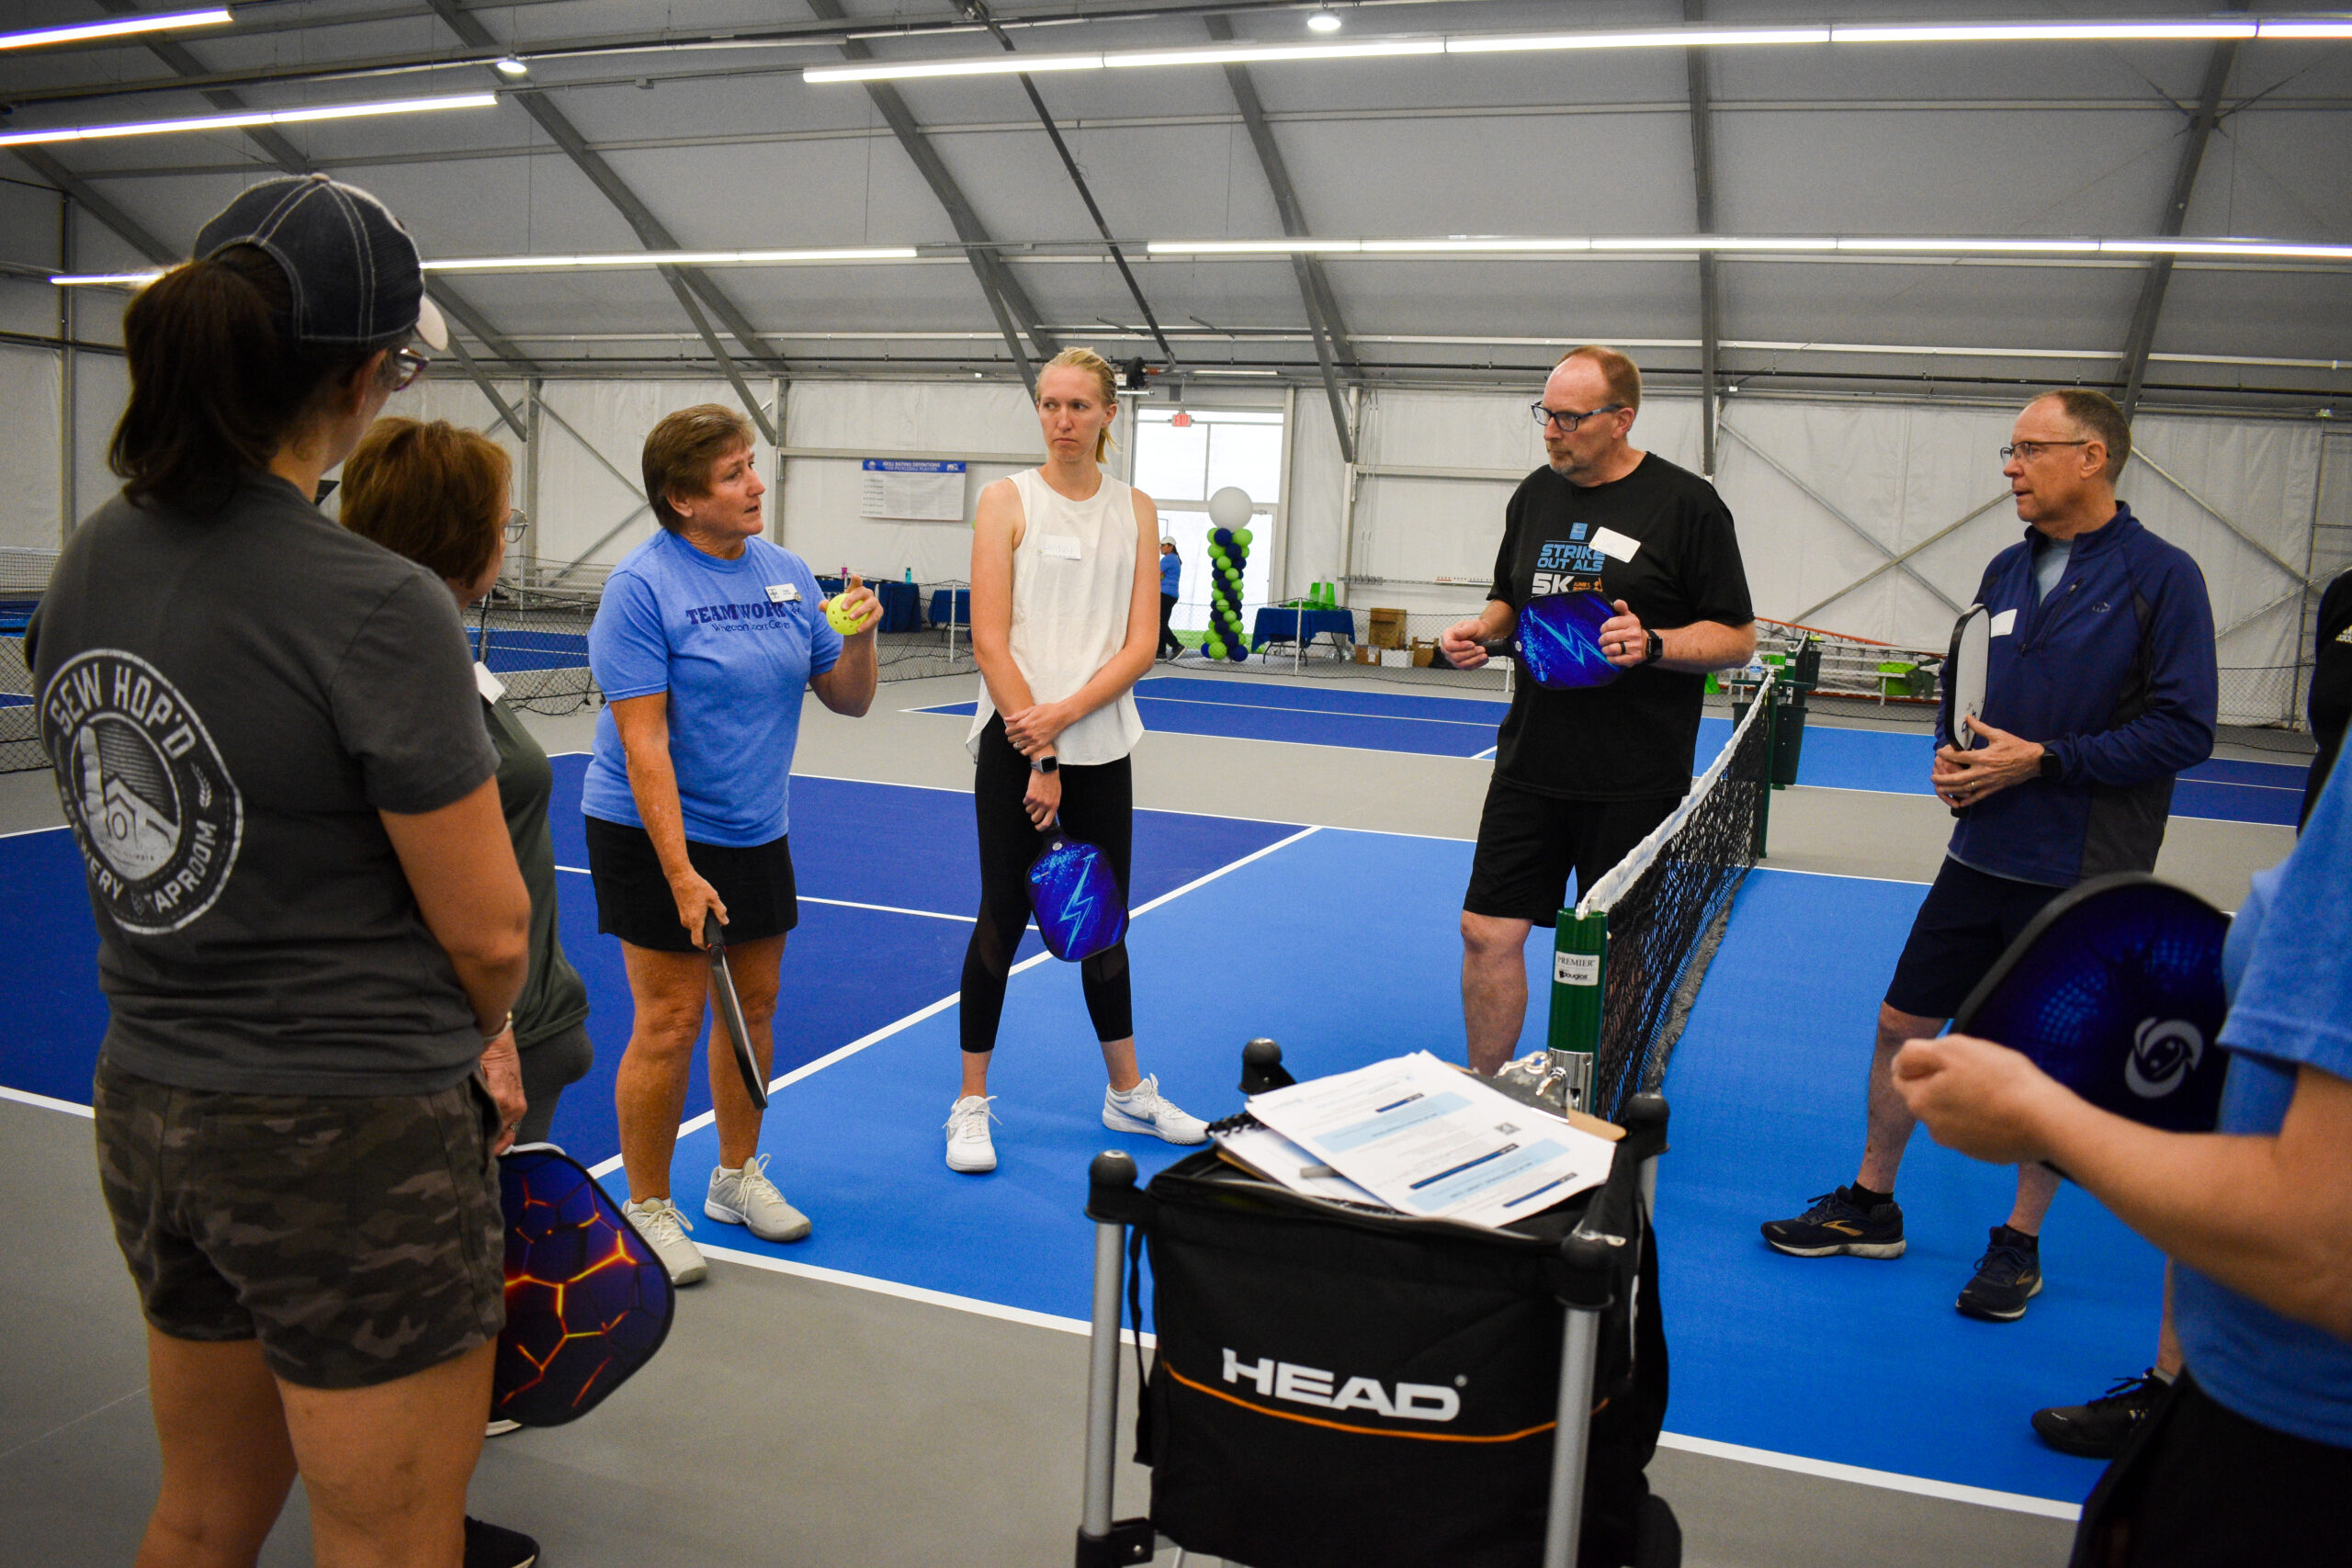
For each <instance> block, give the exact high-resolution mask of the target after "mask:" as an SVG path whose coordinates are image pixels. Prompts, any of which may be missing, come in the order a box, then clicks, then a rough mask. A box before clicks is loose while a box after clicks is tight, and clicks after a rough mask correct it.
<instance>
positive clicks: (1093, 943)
mask: <svg viewBox="0 0 2352 1568" xmlns="http://www.w3.org/2000/svg"><path fill="white" fill-rule="evenodd" d="M1046 831H1047V832H1048V833H1050V834H1051V835H1052V837H1051V838H1049V839H1047V840H1046V847H1045V848H1044V849H1043V850H1040V851H1039V852H1037V858H1036V860H1035V862H1033V863H1031V865H1030V867H1029V907H1030V908H1033V909H1035V911H1036V913H1037V933H1038V934H1039V935H1040V936H1042V937H1044V938H1045V939H1046V951H1047V952H1049V953H1052V954H1053V955H1054V956H1055V957H1056V958H1059V959H1063V960H1065V961H1067V962H1069V963H1071V964H1076V963H1078V962H1079V961H1080V960H1081V959H1087V958H1091V957H1093V956H1094V955H1095V954H1096V953H1101V952H1103V951H1104V950H1105V949H1106V948H1111V947H1115V946H1117V945H1118V943H1119V942H1120V940H1121V939H1122V938H1124V937H1125V935H1126V934H1127V901H1126V900H1125V898H1124V897H1121V896H1120V894H1119V879H1118V878H1117V877H1116V876H1114V875H1113V874H1112V872H1111V862H1110V859H1109V857H1108V856H1106V855H1104V854H1103V852H1102V851H1101V850H1099V849H1097V848H1096V847H1095V846H1093V845H1092V844H1090V843H1086V842H1084V841H1082V840H1078V839H1073V838H1070V837H1069V836H1068V835H1067V834H1065V833H1064V832H1063V831H1062V829H1061V825H1060V823H1059V822H1058V820H1057V822H1056V823H1055V825H1054V826H1053V827H1051V828H1049V829H1046Z"/></svg>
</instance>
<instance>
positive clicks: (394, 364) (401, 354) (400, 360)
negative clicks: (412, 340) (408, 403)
mask: <svg viewBox="0 0 2352 1568" xmlns="http://www.w3.org/2000/svg"><path fill="white" fill-rule="evenodd" d="M432 363H433V361H431V360H430V359H427V358H426V357H425V356H424V355H421V354H419V353H417V352H416V350H414V349H413V348H403V349H398V350H395V351H394V353H393V355H392V361H391V367H390V368H391V373H392V390H393V391H395V392H397V391H399V390H400V389H401V388H403V387H406V386H408V385H410V384H411V383H413V381H415V379H416V378H418V377H419V376H422V375H424V371H425V367H427V366H429V365H431V364H432Z"/></svg>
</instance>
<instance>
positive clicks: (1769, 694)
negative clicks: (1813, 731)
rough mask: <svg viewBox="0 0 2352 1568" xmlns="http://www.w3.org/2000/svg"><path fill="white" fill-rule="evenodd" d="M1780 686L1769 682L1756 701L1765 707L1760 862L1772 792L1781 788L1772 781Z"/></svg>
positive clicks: (1758, 825) (1758, 799)
mask: <svg viewBox="0 0 2352 1568" xmlns="http://www.w3.org/2000/svg"><path fill="white" fill-rule="evenodd" d="M1779 684H1780V682H1777V681H1768V682H1765V684H1764V685H1762V686H1760V687H1758V689H1757V693H1756V700H1757V701H1758V702H1759V703H1761V704H1763V705H1764V712H1763V713H1762V714H1761V715H1760V716H1758V723H1760V724H1762V725H1763V727H1764V776H1763V777H1762V778H1760V779H1758V780H1757V781H1756V782H1757V784H1758V789H1757V791H1756V858H1757V859H1758V860H1762V859H1763V858H1764V840H1765V838H1766V829H1767V827H1768V826H1769V825H1770V822H1771V820H1772V791H1773V790H1775V789H1777V788H1778V787H1780V786H1779V785H1778V784H1774V783H1773V781H1772V764H1773V758H1774V757H1775V756H1776V755H1777V753H1775V752H1774V750H1772V748H1773V747H1774V746H1776V745H1778V744H1779V743H1780V739H1781V737H1780V735H1779V733H1778V731H1777V729H1776V728H1775V724H1776V721H1777V720H1778V719H1779V718H1780V706H1781V705H1780V703H1779V702H1777V701H1776V700H1774V699H1776V698H1777V697H1778V696H1779V695H1780V693H1779V692H1778V691H1777V690H1776V688H1777V687H1778V686H1779Z"/></svg>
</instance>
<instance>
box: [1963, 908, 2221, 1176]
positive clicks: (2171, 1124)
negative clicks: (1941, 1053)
mask: <svg viewBox="0 0 2352 1568" xmlns="http://www.w3.org/2000/svg"><path fill="white" fill-rule="evenodd" d="M2229 930H2230V918H2229V917H2228V916H2227V915H2224V914H2222V912H2221V911H2220V910H2219V909H2216V908H2213V906H2212V905H2211V904H2208V903H2207V902H2205V900H2204V899H2202V898H2199V897H2197V896H2196V895H2195V894H2193V893H2189V892H2186V891H2184V890H2182V889H2180V888H2178V887H2175V886H2172V885H2171V884H2170V883H2166V882H2159V881H2157V880H2156V879H2155V878H2154V877H2153V876H2149V875H2146V874H2143V873H2141V872H2124V873H2120V874H2117V875H2114V876H2102V877H2098V878H2095V879H2094V880H2092V881H2089V882H2086V883H2083V884H2082V885H2080V886H2075V887H2071V888H2068V889H2067V890H2066V891H2065V892H2064V893H2061V894H2060V895H2058V897H2055V898H2052V900H2051V901H2050V902H2049V903H2048V904H2047V905H2045V906H2044V907H2043V908H2042V910H2041V913H2040V914H2038V915H2036V916H2035V917H2034V918H2033V919H2032V921H2031V923H2030V924H2029V925H2028V926H2027V927H2026V928H2025V930H2024V931H2020V932H2018V939H2017V941H2015V942H2011V943H2010V944H2009V950H2008V951H2007V953H2003V954H2001V957H2000V960H1999V962H1998V963H1996V964H1994V965H1993V967H1992V970H1991V971H1990V972H1989V973H1988V974H1986V975H1985V978H1984V979H1983V980H1982V981H1981V982H1979V984H1978V985H1977V987H1976V989H1975V990H1973V992H1971V993H1970V994H1969V997H1968V999H1967V1000H1966V1001H1965V1002H1962V1004H1961V1009H1960V1012H1959V1014H1958V1016H1956V1017H1955V1018H1954V1019H1953V1020H1952V1030H1953V1032H1955V1033H1961V1034H1975V1035H1981V1036H1983V1037H1984V1038H1985V1039H1987V1040H1992V1041H1996V1042H1997V1043H2000V1044H2003V1045H2007V1046H2009V1047H2010V1048H2011V1049H2013V1050H2018V1051H2022V1052H2024V1053H2025V1054H2026V1055H2028V1056H2030V1057H2031V1058H2032V1059H2033V1061H2034V1063H2035V1065H2036V1066H2040V1067H2041V1070H2042V1071H2043V1072H2046V1073H2048V1074H2049V1075H2050V1076H2051V1077H2053V1078H2056V1079H2057V1080H2058V1081H2059V1082H2060V1083H2062V1084H2064V1085H2065V1086H2066V1087H2067V1088H2068V1089H2073V1090H2074V1091H2075V1093H2076V1094H2079V1095H2081V1096H2082V1097H2083V1098H2084V1099H2085V1100H2089V1101H2090V1102H2091V1103H2092V1104H2093V1105H2096V1106H2098V1107H2099V1108H2100V1109H2101V1110H2103V1111H2113V1112H2115V1114H2117V1115H2118V1116H2123V1117H2128V1118H2129V1119H2131V1121H2134V1122H2142V1123H2143V1124H2145V1125H2147V1126H2151V1127H2160V1128H2163V1129H2164V1130H2165V1131H2166V1132H2173V1133H2210V1132H2211V1131H2212V1130H2213V1123H2214V1122H2215V1120H2216V1118H2217V1117H2218V1115H2219V1113H2220V1111H2221V1106H2222V1079H2223V1078H2224V1077H2227V1076H2228V1073H2229V1054H2228V1053H2227V1052H2225V1051H2223V1050H2222V1048H2221V1046H2220V1045H2219V1044H2218V1043H2216V1038H2217V1037H2218V1036H2219V1035H2220V1033H2221V1032H2222V1017H2223V1016H2224V1015H2225V1014H2226V1013H2227V1012H2228V1010H2229V1002H2228V999H2227V998H2226V997H2225V996H2224V994H2223V992H2222V939H2223V938H2224V937H2226V936H2227V935H2228V934H2229Z"/></svg>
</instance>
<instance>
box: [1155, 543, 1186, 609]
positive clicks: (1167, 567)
mask: <svg viewBox="0 0 2352 1568" xmlns="http://www.w3.org/2000/svg"><path fill="white" fill-rule="evenodd" d="M1183 576H1184V559H1183V558H1182V556H1171V555H1165V554H1163V555H1162V556H1161V557H1160V558H1159V592H1160V595H1161V596H1162V597H1163V598H1168V599H1173V598H1175V597H1176V584H1177V583H1178V582H1180V581H1182V580H1183Z"/></svg>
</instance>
